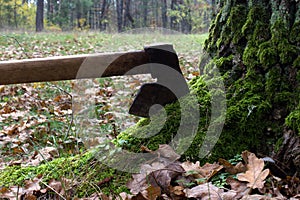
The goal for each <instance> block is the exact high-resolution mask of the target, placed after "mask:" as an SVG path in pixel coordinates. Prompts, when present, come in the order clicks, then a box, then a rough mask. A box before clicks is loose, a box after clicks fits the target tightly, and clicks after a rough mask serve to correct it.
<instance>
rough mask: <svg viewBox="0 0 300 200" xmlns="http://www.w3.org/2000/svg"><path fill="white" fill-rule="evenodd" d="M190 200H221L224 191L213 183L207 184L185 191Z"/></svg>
mask: <svg viewBox="0 0 300 200" xmlns="http://www.w3.org/2000/svg"><path fill="white" fill-rule="evenodd" d="M184 192H185V194H186V197H188V198H200V199H201V200H211V199H219V198H220V195H221V194H222V193H223V190H222V189H220V188H218V187H216V186H214V185H213V184H212V183H205V184H202V185H198V186H196V187H193V188H192V189H185V190H184Z"/></svg>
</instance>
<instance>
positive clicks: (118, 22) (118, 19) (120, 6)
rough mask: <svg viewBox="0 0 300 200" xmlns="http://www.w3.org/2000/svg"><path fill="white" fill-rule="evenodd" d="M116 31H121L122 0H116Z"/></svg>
mask: <svg viewBox="0 0 300 200" xmlns="http://www.w3.org/2000/svg"><path fill="white" fill-rule="evenodd" d="M116 3H117V24H118V32H122V31H123V0H116Z"/></svg>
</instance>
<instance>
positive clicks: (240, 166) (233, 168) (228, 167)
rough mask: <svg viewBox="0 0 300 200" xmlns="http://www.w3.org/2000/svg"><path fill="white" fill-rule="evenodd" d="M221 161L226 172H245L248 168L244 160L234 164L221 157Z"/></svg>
mask: <svg viewBox="0 0 300 200" xmlns="http://www.w3.org/2000/svg"><path fill="white" fill-rule="evenodd" d="M219 163H220V164H221V165H223V167H224V168H225V170H226V172H228V173H229V174H233V175H235V174H238V173H242V172H245V171H246V170H247V168H246V166H245V165H244V164H243V163H242V162H239V163H238V164H236V165H235V166H234V165H232V164H231V163H230V162H228V161H227V160H225V159H222V158H219Z"/></svg>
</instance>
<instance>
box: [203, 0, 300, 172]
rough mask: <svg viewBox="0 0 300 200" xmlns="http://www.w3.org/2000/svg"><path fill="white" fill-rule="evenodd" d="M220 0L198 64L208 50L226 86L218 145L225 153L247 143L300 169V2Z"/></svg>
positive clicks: (237, 150) (290, 168)
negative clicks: (223, 113) (225, 106)
mask: <svg viewBox="0 0 300 200" xmlns="http://www.w3.org/2000/svg"><path fill="white" fill-rule="evenodd" d="M219 3H220V6H221V7H222V9H221V10H220V11H219V13H218V14H217V15H216V18H215V19H214V22H213V23H212V25H211V27H210V32H209V39H208V40H207V41H206V42H205V50H206V51H207V53H208V54H207V55H206V56H205V59H202V61H201V65H200V68H201V71H202V73H204V74H205V73H207V72H208V71H209V68H210V66H211V63H212V61H211V62H209V61H208V56H210V57H211V58H212V60H213V62H214V63H215V64H216V66H217V67H218V69H219V71H220V72H221V74H222V77H223V79H224V82H225V86H226V98H227V106H228V108H227V114H226V122H225V129H224V130H223V132H222V135H221V138H220V141H222V143H218V144H217V146H216V147H215V148H216V149H219V150H218V151H219V152H222V151H223V152H227V153H228V154H227V157H228V155H230V154H231V155H230V156H232V155H233V154H237V153H240V151H242V150H245V149H248V150H251V151H254V152H256V153H261V154H263V155H269V156H272V157H273V158H274V160H275V161H276V164H277V166H285V167H281V170H280V171H283V172H284V173H285V174H284V175H293V173H295V171H297V170H298V172H299V173H300V167H299V166H300V163H299V162H300V150H299V149H300V145H299V135H300V104H299V102H300V101H299V100H300V86H299V84H300V70H299V69H300V56H299V52H300V35H299V32H300V2H299V1H296V0H263V1H252V0H248V1H247V0H228V1H220V2H219ZM208 62H209V63H208ZM279 163H280V165H279Z"/></svg>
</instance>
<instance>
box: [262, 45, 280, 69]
mask: <svg viewBox="0 0 300 200" xmlns="http://www.w3.org/2000/svg"><path fill="white" fill-rule="evenodd" d="M257 54H258V58H259V62H260V64H261V65H262V67H263V68H264V69H265V70H267V69H268V68H270V67H273V66H274V65H275V64H276V63H277V62H278V52H277V48H276V47H275V46H274V45H273V43H272V42H271V41H268V42H264V43H262V44H261V45H259V50H258V52H257Z"/></svg>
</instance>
